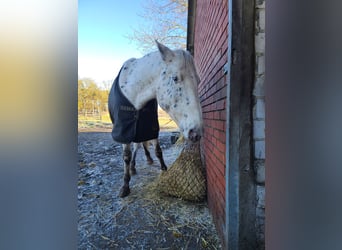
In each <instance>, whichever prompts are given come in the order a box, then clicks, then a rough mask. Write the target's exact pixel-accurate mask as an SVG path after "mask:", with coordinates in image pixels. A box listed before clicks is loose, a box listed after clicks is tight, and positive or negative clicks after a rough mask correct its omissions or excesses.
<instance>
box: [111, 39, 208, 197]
mask: <svg viewBox="0 0 342 250" xmlns="http://www.w3.org/2000/svg"><path fill="white" fill-rule="evenodd" d="M155 42H156V45H157V50H156V51H154V52H151V53H148V54H146V55H145V56H143V57H141V58H138V59H136V58H131V59H129V60H127V61H126V62H124V64H123V66H122V68H121V70H120V72H119V74H118V76H117V77H116V79H115V81H114V82H113V85H112V87H111V90H110V93H109V97H108V109H109V114H110V118H111V120H112V123H113V130H112V137H113V140H114V141H117V142H119V143H122V145H123V161H124V178H123V179H124V184H123V186H122V188H121V189H120V192H119V196H120V197H126V196H127V195H129V193H130V188H129V182H130V179H131V175H133V174H135V173H136V169H135V155H136V150H137V148H138V144H136V143H141V142H143V145H144V149H145V154H146V157H147V160H148V162H150V163H151V162H152V159H151V157H150V155H149V152H148V141H152V142H154V145H155V152H156V156H157V157H158V159H159V161H160V163H161V170H163V171H166V170H167V167H166V165H165V163H164V160H163V156H162V150H161V148H160V145H159V141H158V135H159V124H158V114H157V105H158V104H159V106H160V107H161V108H162V109H163V110H164V111H166V112H167V113H168V114H169V115H170V117H171V118H172V119H173V120H174V121H175V123H176V124H177V126H178V127H179V129H180V132H181V133H182V134H183V136H184V138H185V140H188V141H190V142H197V141H199V140H200V138H201V136H202V134H203V121H202V110H201V106H200V100H199V97H198V83H199V81H200V79H199V76H198V73H197V70H196V67H195V64H194V60H193V57H192V56H191V54H190V53H189V52H188V51H185V50H181V49H177V50H172V49H170V48H168V47H167V46H165V45H163V44H161V43H159V42H158V41H155ZM118 96H122V97H121V98H119V97H118ZM119 99H122V100H121V101H119ZM132 143H135V144H134V149H135V150H134V154H133V160H132V151H131V144H132Z"/></svg>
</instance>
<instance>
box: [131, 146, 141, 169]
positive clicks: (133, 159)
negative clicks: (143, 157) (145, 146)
mask: <svg viewBox="0 0 342 250" xmlns="http://www.w3.org/2000/svg"><path fill="white" fill-rule="evenodd" d="M139 146H140V143H133V156H132V160H131V167H130V173H131V175H136V174H137V169H136V168H135V158H136V157H137V152H138V149H139Z"/></svg>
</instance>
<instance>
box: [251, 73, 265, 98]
mask: <svg viewBox="0 0 342 250" xmlns="http://www.w3.org/2000/svg"><path fill="white" fill-rule="evenodd" d="M264 82H265V77H264V76H259V77H257V78H256V80H255V85H254V89H253V95H254V96H257V97H264V96H265V89H264Z"/></svg>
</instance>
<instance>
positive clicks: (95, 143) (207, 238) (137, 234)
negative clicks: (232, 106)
mask: <svg viewBox="0 0 342 250" xmlns="http://www.w3.org/2000/svg"><path fill="white" fill-rule="evenodd" d="M170 136H171V133H170V132H161V133H160V144H161V147H162V149H163V154H164V160H165V163H166V165H168V166H170V165H171V164H172V162H173V161H174V160H175V159H176V158H177V157H178V155H179V152H180V149H179V148H177V147H175V146H172V144H171V139H170ZM78 154H79V172H78V174H79V180H78V214H79V218H78V231H79V240H78V248H79V249H220V248H221V245H220V242H219V239H218V237H217V233H216V230H215V227H214V225H213V223H212V219H211V216H210V214H209V210H208V207H207V203H206V202H202V203H191V202H186V201H183V200H180V199H176V198H172V197H163V196H161V195H160V194H159V193H158V191H157V190H156V189H155V183H156V180H157V179H158V176H159V173H160V171H161V170H160V166H159V162H158V160H157V158H156V157H155V155H154V150H153V149H152V148H151V156H152V157H153V158H154V160H155V162H154V163H153V165H148V164H147V163H146V160H145V157H144V153H143V150H142V148H141V149H140V150H139V152H138V154H137V166H136V168H137V175H135V176H133V177H132V179H131V182H130V187H131V193H130V195H129V196H128V197H126V198H124V199H122V198H119V197H118V193H119V190H120V188H121V185H122V183H123V178H122V177H123V161H122V147H121V144H118V143H116V142H114V141H113V140H112V138H111V135H110V133H109V132H80V133H79V134H78Z"/></svg>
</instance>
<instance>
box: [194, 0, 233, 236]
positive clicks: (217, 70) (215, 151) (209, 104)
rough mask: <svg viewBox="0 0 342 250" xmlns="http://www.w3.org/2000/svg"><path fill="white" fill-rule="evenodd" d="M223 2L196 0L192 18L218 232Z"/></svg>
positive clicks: (222, 148) (221, 198) (222, 204)
mask: <svg viewBox="0 0 342 250" xmlns="http://www.w3.org/2000/svg"><path fill="white" fill-rule="evenodd" d="M227 8H228V7H227V1H221V0H198V1H197V6H196V17H195V31H194V34H195V37H194V59H195V62H196V65H197V69H198V72H199V75H200V78H201V83H200V85H199V95H200V99H201V105H202V109H203V120H204V138H203V150H204V154H205V163H206V168H207V181H208V205H209V209H210V211H211V213H212V215H213V219H214V222H215V224H216V227H217V230H218V231H219V233H220V235H221V236H222V235H223V234H224V229H225V208H226V205H225V197H226V196H225V162H226V159H225V156H226V133H225V132H226V131H225V130H226V126H225V122H226V96H227V81H226V75H225V74H224V72H223V66H224V65H225V64H226V63H227V46H228V42H227V39H228V34H227V26H228V9H227Z"/></svg>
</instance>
